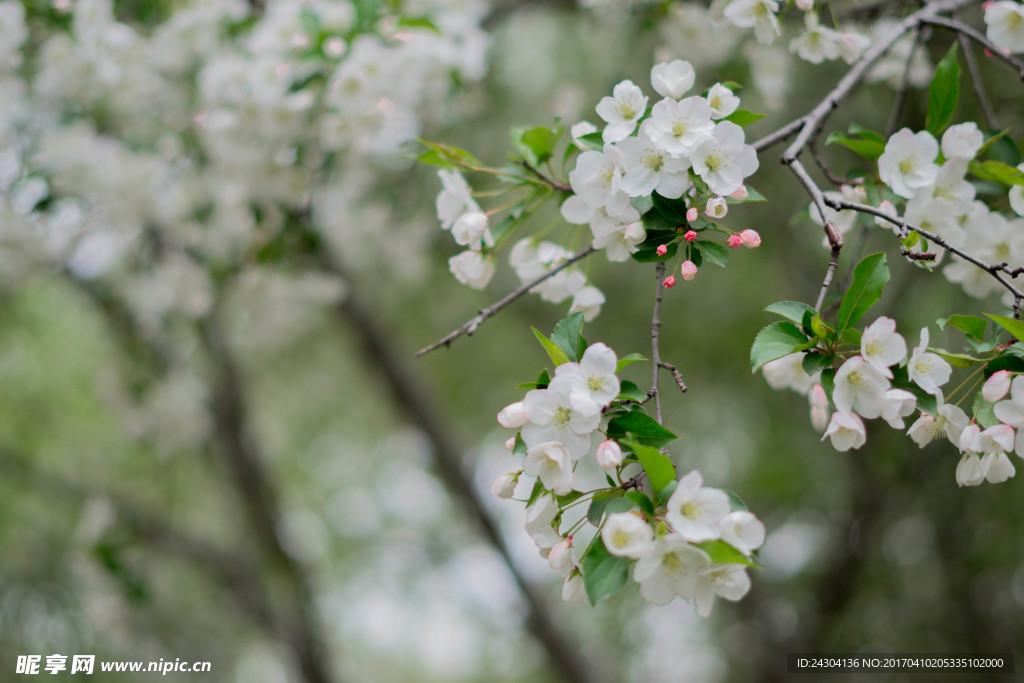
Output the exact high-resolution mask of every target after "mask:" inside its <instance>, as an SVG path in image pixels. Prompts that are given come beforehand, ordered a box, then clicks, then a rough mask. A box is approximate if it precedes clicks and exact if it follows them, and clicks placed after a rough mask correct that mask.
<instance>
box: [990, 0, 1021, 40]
mask: <svg viewBox="0 0 1024 683" xmlns="http://www.w3.org/2000/svg"><path fill="white" fill-rule="evenodd" d="M985 26H986V28H987V30H986V32H985V34H986V35H987V36H988V39H989V40H991V41H992V42H993V43H995V44H996V45H998V46H999V47H1001V48H1003V49H1005V50H1007V51H1009V52H1024V5H1021V4H1020V3H1019V2H1009V1H1008V0H1004V1H1002V2H990V3H988V4H987V5H986V7H985Z"/></svg>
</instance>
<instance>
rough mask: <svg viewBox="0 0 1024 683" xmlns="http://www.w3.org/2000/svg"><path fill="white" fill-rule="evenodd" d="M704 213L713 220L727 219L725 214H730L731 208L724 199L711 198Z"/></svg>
mask: <svg viewBox="0 0 1024 683" xmlns="http://www.w3.org/2000/svg"><path fill="white" fill-rule="evenodd" d="M704 213H706V214H707V215H708V216H711V217H712V218H725V214H727V213H729V207H728V205H726V203H725V199H724V198H722V197H711V198H710V199H708V203H707V206H705V207H704Z"/></svg>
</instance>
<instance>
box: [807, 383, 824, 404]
mask: <svg viewBox="0 0 1024 683" xmlns="http://www.w3.org/2000/svg"><path fill="white" fill-rule="evenodd" d="M808 398H809V400H810V402H811V407H812V408H828V396H826V395H825V389H824V387H822V386H821V385H820V384H815V385H814V386H813V387H811V393H810V395H809V396H808Z"/></svg>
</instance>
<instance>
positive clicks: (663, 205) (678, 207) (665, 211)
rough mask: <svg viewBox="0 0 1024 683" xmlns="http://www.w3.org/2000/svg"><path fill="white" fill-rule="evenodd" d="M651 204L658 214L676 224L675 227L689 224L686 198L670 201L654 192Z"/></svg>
mask: <svg viewBox="0 0 1024 683" xmlns="http://www.w3.org/2000/svg"><path fill="white" fill-rule="evenodd" d="M651 202H652V203H653V205H654V208H655V209H656V210H657V211H658V213H660V214H661V215H662V216H664V217H665V218H666V219H668V220H669V221H672V222H673V223H674V225H673V227H676V226H679V225H686V224H687V220H686V209H687V206H686V200H685V199H684V198H682V197H680V198H678V199H668V198H666V197H662V196H661V195H660V194H658V193H657V192H653V193H651Z"/></svg>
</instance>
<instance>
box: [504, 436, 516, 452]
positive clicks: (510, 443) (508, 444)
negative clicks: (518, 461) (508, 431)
mask: <svg viewBox="0 0 1024 683" xmlns="http://www.w3.org/2000/svg"><path fill="white" fill-rule="evenodd" d="M505 448H507V449H508V450H510V451H514V450H515V449H516V437H514V436H510V437H508V439H506V440H505Z"/></svg>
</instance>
